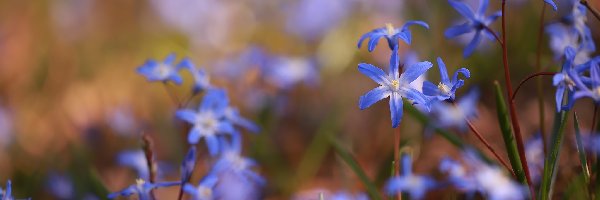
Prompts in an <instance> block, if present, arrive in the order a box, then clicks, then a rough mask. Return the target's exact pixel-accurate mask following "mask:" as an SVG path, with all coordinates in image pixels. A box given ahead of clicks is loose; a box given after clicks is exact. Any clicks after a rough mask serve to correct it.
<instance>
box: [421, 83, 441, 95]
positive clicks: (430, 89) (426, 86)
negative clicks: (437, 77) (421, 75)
mask: <svg viewBox="0 0 600 200" xmlns="http://www.w3.org/2000/svg"><path fill="white" fill-rule="evenodd" d="M423 94H425V95H427V96H438V95H440V90H439V88H438V87H437V85H435V84H433V83H432V82H429V81H425V82H423Z"/></svg>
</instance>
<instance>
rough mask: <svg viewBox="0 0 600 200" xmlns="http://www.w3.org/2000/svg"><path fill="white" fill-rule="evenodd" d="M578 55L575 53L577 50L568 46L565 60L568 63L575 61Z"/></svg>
mask: <svg viewBox="0 0 600 200" xmlns="http://www.w3.org/2000/svg"><path fill="white" fill-rule="evenodd" d="M576 54H577V53H575V49H573V47H571V46H568V47H567V48H565V58H566V59H567V61H572V60H573V59H575V55H576Z"/></svg>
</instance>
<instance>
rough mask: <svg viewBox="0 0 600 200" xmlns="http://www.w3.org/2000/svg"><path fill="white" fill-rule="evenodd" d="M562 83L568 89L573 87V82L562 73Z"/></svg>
mask: <svg viewBox="0 0 600 200" xmlns="http://www.w3.org/2000/svg"><path fill="white" fill-rule="evenodd" d="M562 82H563V84H565V85H566V86H567V87H569V88H570V89H572V88H573V86H575V82H573V80H572V79H571V77H570V76H569V75H568V74H567V73H563V81H562Z"/></svg>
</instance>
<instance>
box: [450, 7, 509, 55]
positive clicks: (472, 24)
mask: <svg viewBox="0 0 600 200" xmlns="http://www.w3.org/2000/svg"><path fill="white" fill-rule="evenodd" d="M448 3H450V5H451V6H452V7H454V9H456V11H458V13H460V14H461V15H462V16H463V17H465V18H467V22H465V23H463V24H460V25H456V26H452V27H450V28H448V29H447V30H446V32H444V35H445V36H446V38H453V37H456V36H459V35H462V34H465V33H469V32H472V31H475V36H474V37H473V39H472V40H471V42H470V43H469V44H468V45H467V47H466V48H465V51H464V52H463V56H464V57H465V58H466V57H469V56H470V55H471V54H472V53H473V51H474V50H475V48H476V47H477V45H479V42H481V32H483V34H485V35H486V36H487V37H488V38H490V39H493V38H494V34H495V33H493V32H490V30H489V29H488V28H486V27H488V26H489V25H490V24H491V23H492V22H494V21H495V20H496V19H497V18H498V17H500V16H502V12H500V11H497V12H495V13H494V14H492V15H490V16H485V10H486V9H487V7H488V3H489V2H488V0H481V1H480V3H479V8H478V9H477V12H476V13H474V12H473V11H472V10H471V8H469V6H467V4H465V3H463V2H459V1H455V0H448Z"/></svg>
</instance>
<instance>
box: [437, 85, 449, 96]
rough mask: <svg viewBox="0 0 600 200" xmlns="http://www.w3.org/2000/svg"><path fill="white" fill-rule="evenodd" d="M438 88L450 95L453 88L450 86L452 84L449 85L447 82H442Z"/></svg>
mask: <svg viewBox="0 0 600 200" xmlns="http://www.w3.org/2000/svg"><path fill="white" fill-rule="evenodd" d="M438 89H439V90H440V92H442V94H443V95H445V96H450V92H451V90H452V88H450V86H447V85H446V84H444V83H442V82H440V84H438Z"/></svg>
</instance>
